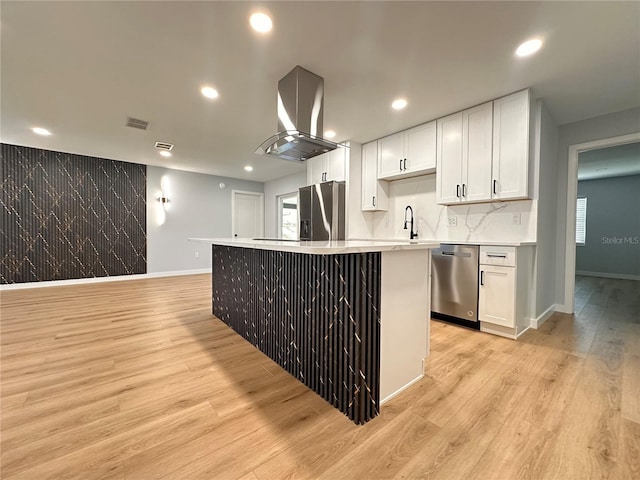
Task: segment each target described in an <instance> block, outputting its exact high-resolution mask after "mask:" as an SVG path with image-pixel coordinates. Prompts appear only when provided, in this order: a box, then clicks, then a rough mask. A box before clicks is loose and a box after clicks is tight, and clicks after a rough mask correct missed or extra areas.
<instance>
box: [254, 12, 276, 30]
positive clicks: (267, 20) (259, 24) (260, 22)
mask: <svg viewBox="0 0 640 480" xmlns="http://www.w3.org/2000/svg"><path fill="white" fill-rule="evenodd" d="M249 23H251V28H253V29H254V30H255V31H256V32H260V33H267V32H270V31H271V28H272V27H273V22H272V21H271V17H269V15H267V14H266V13H254V14H253V15H251V17H250V18H249Z"/></svg>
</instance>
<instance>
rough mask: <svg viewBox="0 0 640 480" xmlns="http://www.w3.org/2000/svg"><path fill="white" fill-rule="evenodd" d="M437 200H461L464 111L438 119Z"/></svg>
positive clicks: (444, 202) (447, 203)
mask: <svg viewBox="0 0 640 480" xmlns="http://www.w3.org/2000/svg"><path fill="white" fill-rule="evenodd" d="M436 123H437V128H438V142H437V146H438V149H437V151H438V154H437V157H436V160H437V162H436V163H437V166H436V202H437V203H441V204H445V205H450V204H452V203H458V202H459V201H460V195H461V192H460V190H461V187H462V185H461V184H462V182H461V179H462V113H456V114H454V115H449V116H448V117H444V118H441V119H439V120H437V122H436Z"/></svg>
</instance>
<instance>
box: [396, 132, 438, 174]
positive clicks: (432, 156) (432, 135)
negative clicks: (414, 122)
mask: <svg viewBox="0 0 640 480" xmlns="http://www.w3.org/2000/svg"><path fill="white" fill-rule="evenodd" d="M404 153H405V157H404V158H406V159H407V164H406V169H404V170H405V171H406V172H407V173H408V172H411V173H416V172H421V173H430V172H433V171H434V170H435V169H436V122H430V123H426V124H424V125H420V126H418V127H415V128H411V129H409V130H407V131H406V132H405V139H404ZM404 166H405V165H404V164H403V167H404Z"/></svg>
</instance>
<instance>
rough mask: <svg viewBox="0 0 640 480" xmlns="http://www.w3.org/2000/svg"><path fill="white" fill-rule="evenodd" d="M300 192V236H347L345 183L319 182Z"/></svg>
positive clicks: (312, 238) (328, 237)
mask: <svg viewBox="0 0 640 480" xmlns="http://www.w3.org/2000/svg"><path fill="white" fill-rule="evenodd" d="M299 193H300V195H299V197H300V200H299V208H300V240H344V235H345V183H344V182H324V183H317V184H315V185H309V186H308V187H302V188H300V191H299Z"/></svg>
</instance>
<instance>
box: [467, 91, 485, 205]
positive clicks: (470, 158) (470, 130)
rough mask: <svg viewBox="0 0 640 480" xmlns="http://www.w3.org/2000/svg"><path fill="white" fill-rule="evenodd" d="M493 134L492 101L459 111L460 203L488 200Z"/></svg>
mask: <svg viewBox="0 0 640 480" xmlns="http://www.w3.org/2000/svg"><path fill="white" fill-rule="evenodd" d="M492 131H493V103H492V102H489V103H485V104H484V105H479V106H477V107H474V108H470V109H469V110H465V111H464V112H462V188H461V198H462V201H463V202H478V201H484V200H490V199H491V144H492V142H493V138H492Z"/></svg>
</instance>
